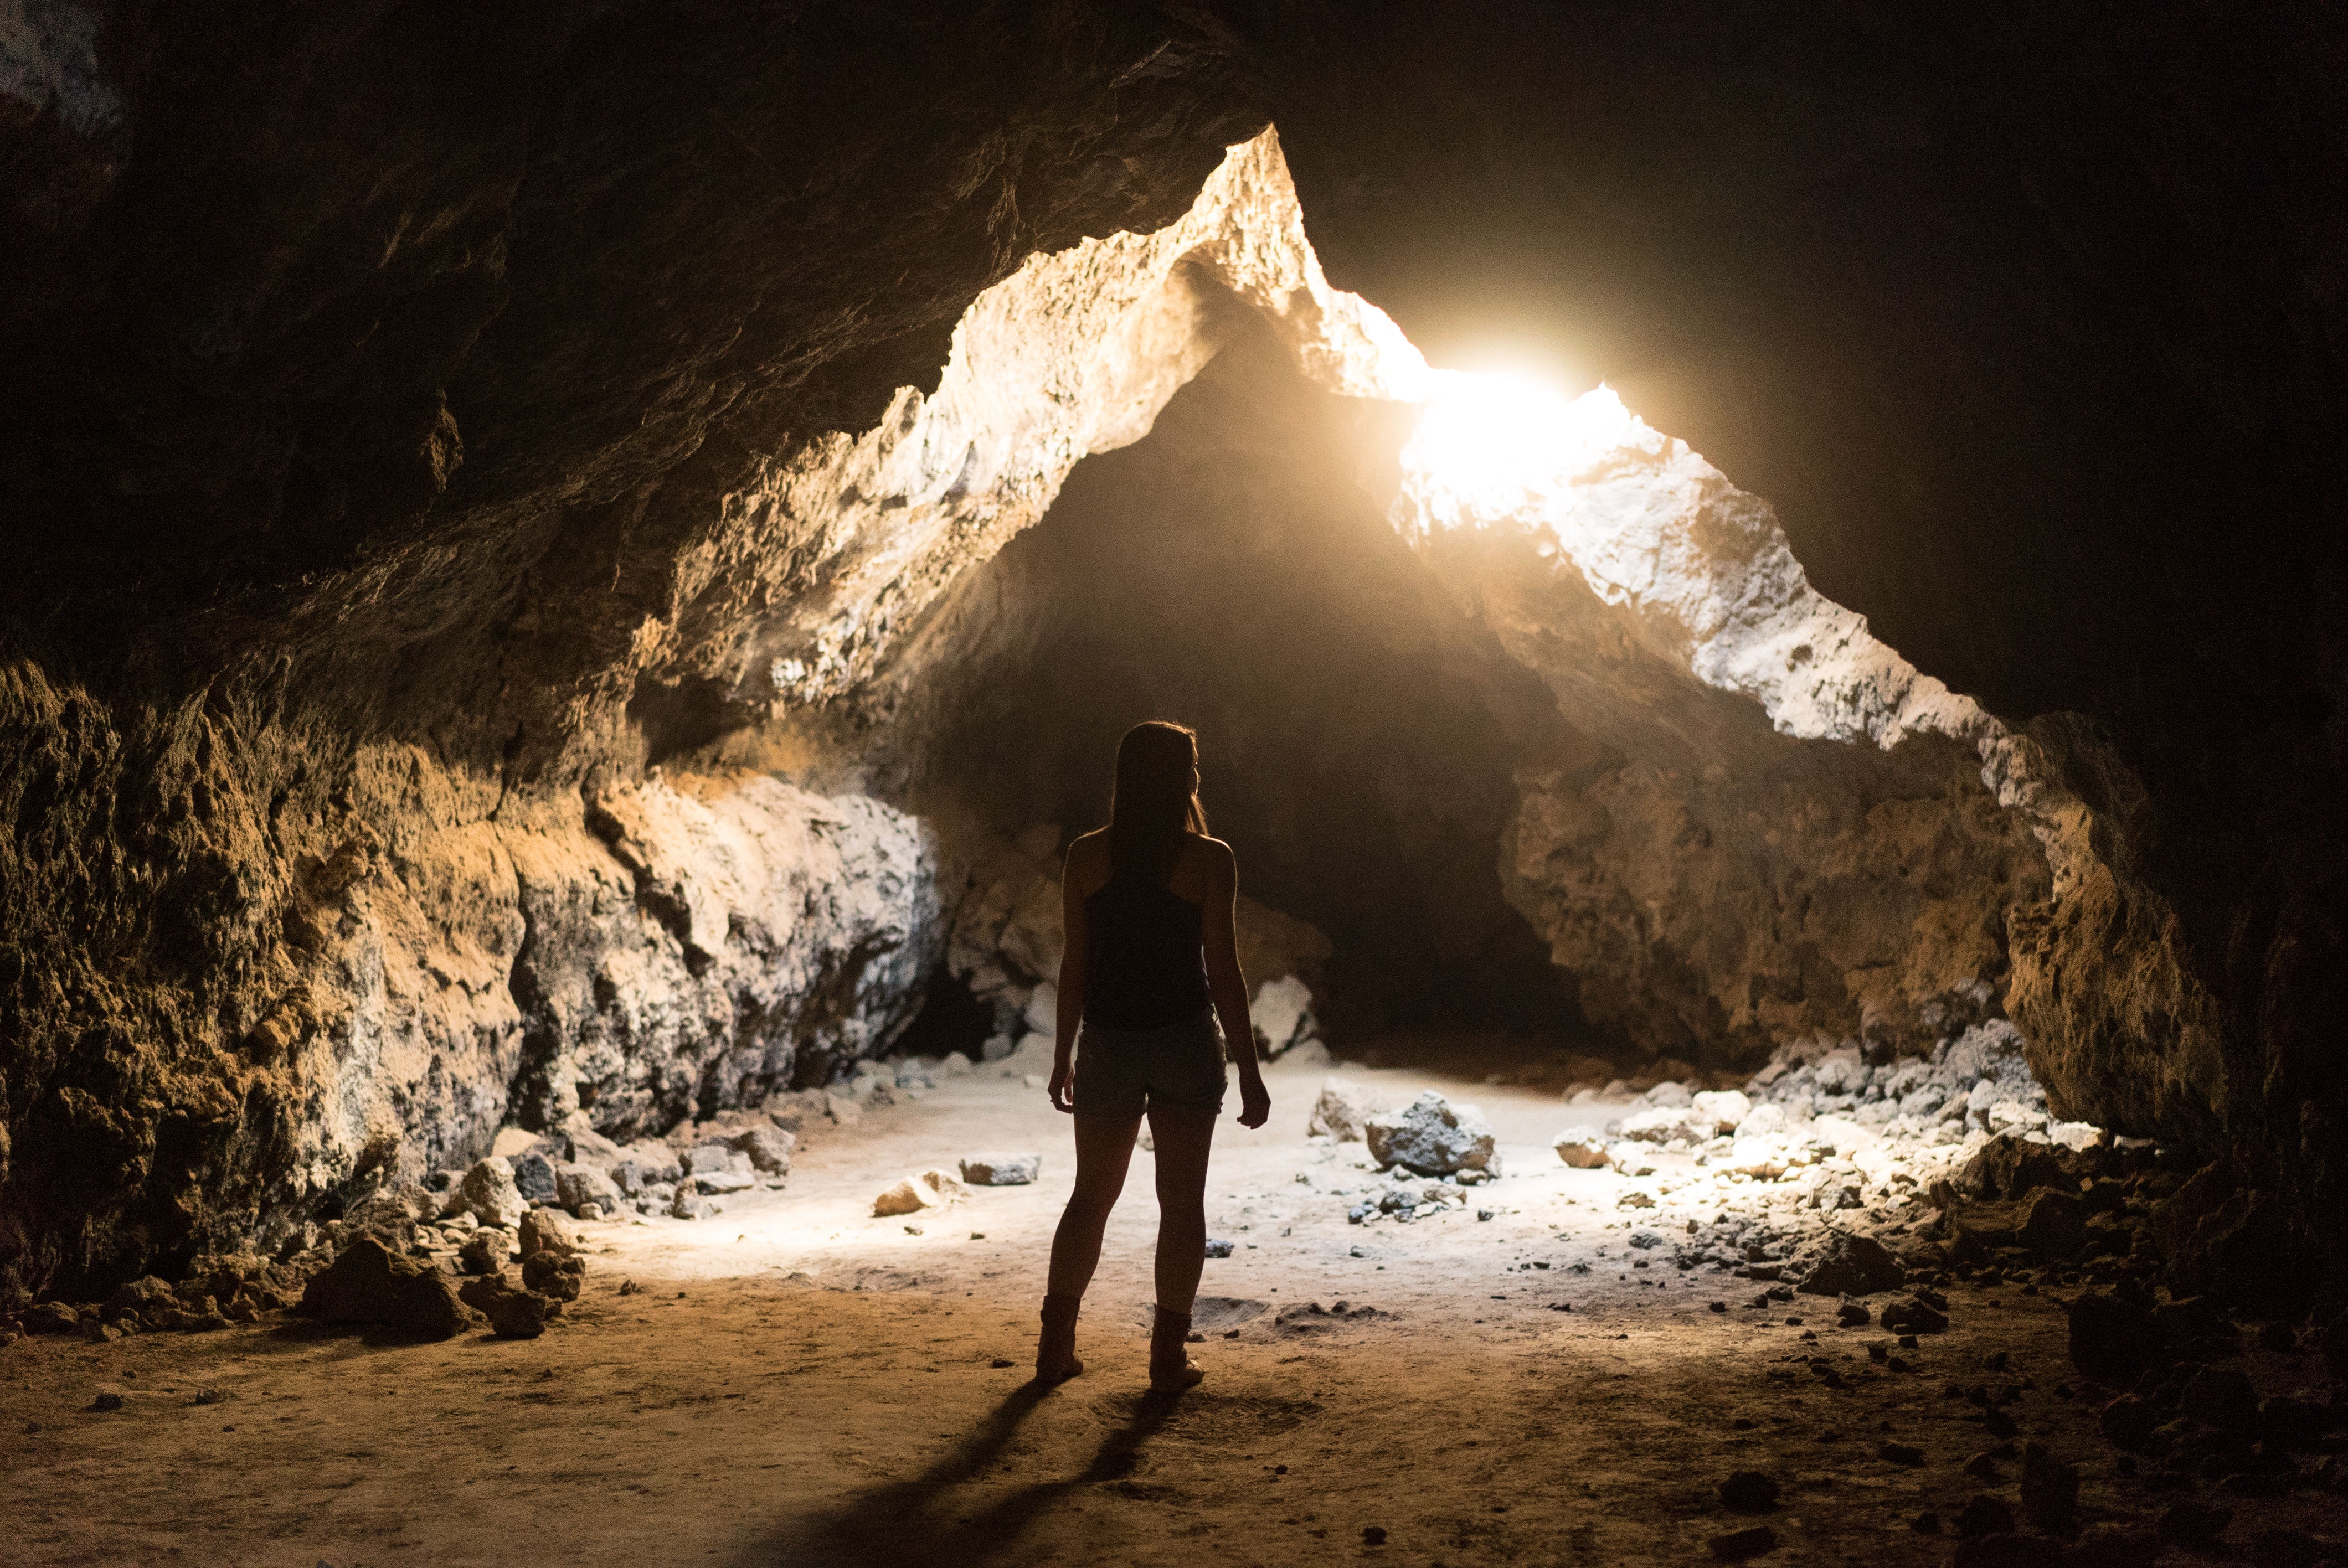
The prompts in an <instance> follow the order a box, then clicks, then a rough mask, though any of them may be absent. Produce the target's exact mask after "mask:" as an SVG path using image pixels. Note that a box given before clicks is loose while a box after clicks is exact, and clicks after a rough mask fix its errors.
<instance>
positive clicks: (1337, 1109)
mask: <svg viewBox="0 0 2348 1568" xmlns="http://www.w3.org/2000/svg"><path fill="white" fill-rule="evenodd" d="M1383 1110H1385V1104H1384V1102H1382V1101H1381V1100H1380V1098H1379V1097H1378V1096H1377V1095H1375V1094H1374V1093H1372V1092H1371V1091H1369V1090H1368V1089H1366V1088H1365V1087H1364V1086H1363V1085H1361V1084H1358V1083H1354V1082H1352V1081H1349V1080H1346V1079H1343V1078H1336V1077H1330V1078H1324V1079H1323V1080H1322V1081H1321V1092H1320V1094H1319V1095H1318V1096H1317V1097H1316V1098H1315V1099H1314V1100H1313V1114H1312V1117H1311V1118H1310V1119H1309V1120H1308V1121H1307V1122H1305V1124H1304V1131H1305V1132H1306V1134H1307V1135H1308V1136H1311V1137H1315V1138H1334V1139H1335V1140H1336V1141H1337V1142H1338V1143H1361V1142H1363V1141H1364V1140H1365V1139H1366V1138H1367V1136H1368V1129H1369V1123H1370V1118H1371V1117H1373V1116H1375V1115H1376V1114H1377V1113H1378V1112H1381V1111H1383Z"/></svg>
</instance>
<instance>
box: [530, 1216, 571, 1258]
mask: <svg viewBox="0 0 2348 1568" xmlns="http://www.w3.org/2000/svg"><path fill="white" fill-rule="evenodd" d="M578 1250H579V1242H578V1238H577V1237H576V1236H574V1235H572V1231H571V1225H570V1222H569V1221H567V1220H565V1219H564V1218H563V1217H562V1211H561V1209H532V1210H530V1213H528V1214H524V1215H522V1217H521V1255H522V1256H524V1257H526V1258H527V1257H532V1256H535V1255H537V1254H539V1253H541V1252H551V1253H552V1254H553V1255H555V1256H557V1257H569V1256H570V1255H572V1254H573V1253H575V1252H577V1251H578Z"/></svg>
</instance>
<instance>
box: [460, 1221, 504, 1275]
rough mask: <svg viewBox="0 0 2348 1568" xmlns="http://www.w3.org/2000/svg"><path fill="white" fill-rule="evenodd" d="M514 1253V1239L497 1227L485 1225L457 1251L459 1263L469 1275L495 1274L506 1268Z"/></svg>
mask: <svg viewBox="0 0 2348 1568" xmlns="http://www.w3.org/2000/svg"><path fill="white" fill-rule="evenodd" d="M512 1251H513V1237H511V1236H510V1235H507V1234H506V1233H505V1232H504V1231H502V1230H500V1229H499V1228H498V1227H497V1226H495V1225H484V1226H483V1227H482V1228H481V1229H479V1230H478V1231H476V1232H474V1233H473V1234H472V1235H470V1236H468V1237H467V1238H466V1239H465V1245H462V1246H460V1247H458V1249H457V1261H458V1262H459V1263H460V1264H462V1265H464V1267H465V1272H466V1273H467V1274H495V1273H497V1271H498V1270H499V1269H501V1268H503V1267H504V1266H506V1259H507V1257H508V1255H510V1254H511V1252H512Z"/></svg>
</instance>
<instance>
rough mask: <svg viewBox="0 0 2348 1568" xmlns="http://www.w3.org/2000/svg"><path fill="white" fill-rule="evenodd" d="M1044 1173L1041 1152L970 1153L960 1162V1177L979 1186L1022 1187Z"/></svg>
mask: <svg viewBox="0 0 2348 1568" xmlns="http://www.w3.org/2000/svg"><path fill="white" fill-rule="evenodd" d="M1043 1173H1044V1156H1043V1155H1041V1154H991V1153H990V1154H972V1155H970V1156H968V1157H967V1158H965V1159H964V1160H963V1162H962V1179H963V1181H965V1182H968V1183H970V1184H973V1186H981V1187H1024V1186H1026V1185H1027V1184H1029V1183H1031V1182H1033V1181H1035V1179H1036V1177H1038V1176H1040V1175H1042V1174H1043Z"/></svg>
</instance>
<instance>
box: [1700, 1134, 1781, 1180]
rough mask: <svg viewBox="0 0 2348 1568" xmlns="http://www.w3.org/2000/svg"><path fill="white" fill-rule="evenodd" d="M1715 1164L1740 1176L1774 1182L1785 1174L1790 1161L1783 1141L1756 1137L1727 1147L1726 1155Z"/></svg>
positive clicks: (1744, 1139)
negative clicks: (1725, 1167)
mask: <svg viewBox="0 0 2348 1568" xmlns="http://www.w3.org/2000/svg"><path fill="white" fill-rule="evenodd" d="M1715 1163H1724V1164H1725V1165H1726V1166H1727V1167H1728V1168H1729V1169H1730V1170H1732V1171H1735V1173H1737V1174H1739V1175H1742V1176H1757V1177H1760V1178H1761V1179H1763V1180H1765V1181H1776V1179H1777V1178H1778V1177H1779V1176H1782V1175H1784V1174H1785V1173H1786V1171H1787V1167H1788V1165H1789V1164H1790V1163H1791V1161H1790V1159H1789V1158H1788V1156H1787V1150H1786V1144H1785V1141H1784V1140H1783V1139H1780V1138H1768V1137H1758V1138H1739V1139H1737V1140H1736V1142H1735V1143H1732V1144H1730V1145H1729V1149H1728V1153H1727V1155H1726V1156H1725V1158H1724V1159H1723V1160H1721V1161H1717V1162H1715Z"/></svg>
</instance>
